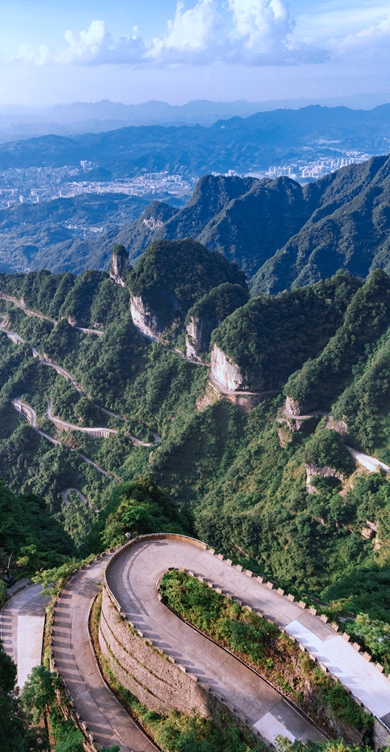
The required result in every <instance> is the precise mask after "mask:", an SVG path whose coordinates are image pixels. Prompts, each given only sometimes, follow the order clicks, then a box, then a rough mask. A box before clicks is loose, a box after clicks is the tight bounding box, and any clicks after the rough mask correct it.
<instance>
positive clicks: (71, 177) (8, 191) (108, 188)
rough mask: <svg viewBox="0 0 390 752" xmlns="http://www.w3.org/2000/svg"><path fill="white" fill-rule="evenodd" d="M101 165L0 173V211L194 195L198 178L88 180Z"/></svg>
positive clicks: (164, 175) (152, 175)
mask: <svg viewBox="0 0 390 752" xmlns="http://www.w3.org/2000/svg"><path fill="white" fill-rule="evenodd" d="M94 167H97V165H95V164H93V163H92V162H88V161H86V160H82V161H81V162H80V165H65V166H64V167H28V168H12V169H8V170H2V171H0V209H5V208H7V207H10V206H13V205H15V204H19V203H22V204H23V203H29V204H37V203H40V202H41V201H51V200H52V199H56V198H72V197H73V196H79V195H80V194H83V193H124V194H127V195H129V196H131V195H135V196H143V195H148V196H149V195H152V196H153V195H157V194H161V193H171V194H173V195H175V194H176V195H182V194H186V193H191V192H192V190H193V188H194V185H195V183H196V180H197V178H191V177H187V176H183V175H170V174H169V173H168V172H148V173H145V174H143V175H140V176H138V177H135V178H123V179H122V178H118V179H115V180H101V181H99V180H98V181H97V180H88V172H90V171H91V170H93V168H94Z"/></svg>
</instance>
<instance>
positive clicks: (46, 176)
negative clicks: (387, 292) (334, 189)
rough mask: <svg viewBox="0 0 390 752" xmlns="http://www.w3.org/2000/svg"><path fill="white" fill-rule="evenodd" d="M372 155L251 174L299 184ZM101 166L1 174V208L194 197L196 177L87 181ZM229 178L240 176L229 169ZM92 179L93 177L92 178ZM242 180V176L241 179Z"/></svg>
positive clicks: (301, 163)
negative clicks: (99, 197) (99, 196)
mask: <svg viewBox="0 0 390 752" xmlns="http://www.w3.org/2000/svg"><path fill="white" fill-rule="evenodd" d="M370 156H371V155H370V154H363V153H362V152H358V151H347V152H345V153H343V155H342V156H340V157H320V158H319V159H316V160H315V161H312V162H305V161H304V160H299V161H297V162H294V163H292V164H287V165H281V166H280V165H273V166H271V167H269V169H268V170H266V171H259V172H252V173H249V174H250V175H253V176H254V177H268V178H276V177H279V176H280V175H287V176H288V177H290V178H292V180H297V181H298V182H300V183H306V182H310V181H312V180H318V178H321V177H323V176H324V175H327V174H328V173H330V172H334V171H335V170H338V169H339V168H340V167H344V166H345V165H349V164H356V163H360V162H364V161H366V160H367V159H369V158H370ZM97 166H98V165H96V164H94V163H93V162H89V161H87V160H82V161H81V162H80V164H78V165H64V167H28V168H11V169H8V170H2V171H0V209H6V208H8V207H10V206H14V205H15V204H19V203H22V204H23V203H28V204H37V203H39V202H41V201H51V200H52V199H56V198H72V197H73V196H79V195H81V194H83V193H122V194H127V195H128V196H153V195H161V194H164V193H170V194H172V195H178V196H184V195H186V194H191V193H192V191H193V189H194V187H195V184H196V182H197V179H198V178H197V177H190V176H187V175H186V176H184V175H171V174H170V173H168V172H166V171H165V172H146V173H143V174H142V175H139V176H137V177H133V178H116V179H114V180H92V179H88V173H89V172H90V171H92V170H93V169H94V168H96V167H97ZM226 175H227V176H233V175H237V173H236V172H235V170H229V171H228V172H227V173H226ZM91 177H92V176H91ZM240 177H241V176H240Z"/></svg>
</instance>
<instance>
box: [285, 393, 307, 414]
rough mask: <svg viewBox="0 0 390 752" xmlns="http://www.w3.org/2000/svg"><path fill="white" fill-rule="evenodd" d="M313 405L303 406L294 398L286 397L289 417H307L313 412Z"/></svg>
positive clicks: (286, 409)
mask: <svg viewBox="0 0 390 752" xmlns="http://www.w3.org/2000/svg"><path fill="white" fill-rule="evenodd" d="M313 407H314V406H313V405H301V404H300V403H299V402H297V400H294V399H292V397H286V406H285V411H286V413H288V414H289V415H307V414H308V413H310V412H311V411H312V410H313Z"/></svg>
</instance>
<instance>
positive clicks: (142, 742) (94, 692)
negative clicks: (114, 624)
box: [52, 558, 157, 752]
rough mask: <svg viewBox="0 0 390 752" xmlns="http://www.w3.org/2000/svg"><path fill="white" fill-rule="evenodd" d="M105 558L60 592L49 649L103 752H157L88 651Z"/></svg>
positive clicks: (79, 711)
mask: <svg viewBox="0 0 390 752" xmlns="http://www.w3.org/2000/svg"><path fill="white" fill-rule="evenodd" d="M106 564H107V559H105V558H103V559H100V560H98V561H97V562H95V563H94V564H92V565H91V566H89V567H87V568H86V569H84V570H83V569H81V570H80V571H79V572H77V574H76V575H75V576H74V577H72V578H71V580H70V581H69V582H68V584H67V585H66V587H65V588H64V589H63V590H62V591H61V593H60V597H59V598H58V601H57V603H56V605H55V609H54V617H53V630H52V636H53V637H52V649H53V656H54V661H55V668H56V670H57V671H59V672H60V674H61V676H62V677H63V679H64V680H65V682H66V686H67V688H68V690H69V692H70V694H71V697H72V699H73V701H74V704H75V707H76V711H77V712H78V713H79V714H80V716H81V719H82V720H83V721H84V723H86V724H87V726H88V729H89V731H90V732H91V733H92V734H93V737H94V739H96V741H97V742H98V744H100V745H101V746H102V747H111V746H113V745H115V744H117V745H118V746H119V747H120V750H121V752H156V750H157V747H155V746H154V744H153V743H152V742H151V741H150V740H149V739H148V738H147V737H146V736H145V734H144V733H143V732H142V731H141V730H140V728H139V727H138V726H137V724H136V723H135V722H134V721H133V720H132V718H131V717H130V716H129V714H128V713H127V712H126V711H125V710H124V709H123V708H122V706H121V705H120V704H119V702H118V701H117V699H116V698H115V696H114V694H113V693H112V692H111V691H110V690H109V688H108V687H107V685H106V684H105V682H104V681H103V679H102V677H101V674H100V671H99V669H98V666H97V663H96V660H95V655H94V652H93V649H92V645H91V640H90V637H89V629H88V616H89V612H90V609H91V606H92V603H93V600H94V598H95V596H96V594H97V593H98V591H99V589H100V587H101V585H102V576H103V572H104V569H105V567H106Z"/></svg>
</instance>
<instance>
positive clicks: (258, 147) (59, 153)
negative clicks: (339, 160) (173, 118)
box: [0, 105, 390, 179]
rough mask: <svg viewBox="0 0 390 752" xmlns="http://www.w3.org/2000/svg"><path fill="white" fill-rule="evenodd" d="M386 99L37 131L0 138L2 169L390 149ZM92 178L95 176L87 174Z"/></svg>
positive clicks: (207, 164) (258, 163)
mask: <svg viewBox="0 0 390 752" xmlns="http://www.w3.org/2000/svg"><path fill="white" fill-rule="evenodd" d="M389 120H390V105H381V106H380V107H376V108H375V109H373V110H350V109H348V108H346V107H335V108H326V107H320V106H319V105H316V106H310V107H305V108H303V109H300V110H274V111H272V112H257V113H256V114H253V115H251V116H250V117H247V118H244V119H243V118H240V117H233V118H230V119H228V120H218V121H217V122H215V123H214V124H213V125H212V126H210V127H205V126H201V125H181V126H166V127H164V126H162V125H151V126H139V127H136V126H131V127H127V128H120V129H118V130H112V131H109V132H104V133H84V134H83V135H78V136H74V137H72V138H69V137H64V136H56V135H49V136H41V137H39V138H31V139H26V140H22V141H14V142H9V143H5V144H1V145H0V169H3V170H4V169H8V168H19V167H21V168H23V167H34V166H35V167H45V166H57V167H59V166H63V165H66V164H67V165H69V164H77V163H79V162H80V161H81V160H90V161H92V162H94V163H96V164H97V165H98V166H99V168H100V170H103V171H104V175H105V179H109V178H110V177H113V178H119V177H131V176H135V175H140V174H142V173H143V172H159V171H163V170H167V171H169V172H170V173H181V174H192V175H204V174H205V173H210V172H221V173H226V172H228V171H229V170H231V169H233V170H235V171H237V172H238V173H244V174H245V173H247V172H251V171H256V170H262V169H267V168H268V167H269V165H270V164H284V163H286V162H292V161H294V160H304V161H305V162H307V161H309V160H313V159H317V158H318V157H319V156H321V155H322V156H324V155H326V156H340V155H343V154H345V151H346V150H351V149H352V150H356V149H358V150H360V151H363V152H367V153H369V154H380V153H385V152H387V151H388V150H389V144H390V135H389ZM89 177H90V179H96V178H94V176H93V175H92V174H91V175H90V176H89Z"/></svg>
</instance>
